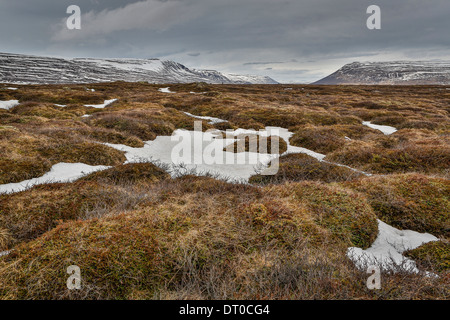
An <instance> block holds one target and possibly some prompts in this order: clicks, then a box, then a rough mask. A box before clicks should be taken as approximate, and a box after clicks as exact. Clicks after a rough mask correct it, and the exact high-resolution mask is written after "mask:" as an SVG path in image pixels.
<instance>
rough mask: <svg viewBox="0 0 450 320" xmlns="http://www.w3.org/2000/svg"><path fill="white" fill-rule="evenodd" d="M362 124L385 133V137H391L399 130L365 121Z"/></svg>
mask: <svg viewBox="0 0 450 320" xmlns="http://www.w3.org/2000/svg"><path fill="white" fill-rule="evenodd" d="M362 124H363V125H365V126H368V127H370V128H372V129H376V130H380V131H381V132H383V133H384V134H385V135H390V134H393V133H394V132H396V131H397V129H396V128H394V127H391V126H382V125H379V124H373V123H370V121H363V123H362Z"/></svg>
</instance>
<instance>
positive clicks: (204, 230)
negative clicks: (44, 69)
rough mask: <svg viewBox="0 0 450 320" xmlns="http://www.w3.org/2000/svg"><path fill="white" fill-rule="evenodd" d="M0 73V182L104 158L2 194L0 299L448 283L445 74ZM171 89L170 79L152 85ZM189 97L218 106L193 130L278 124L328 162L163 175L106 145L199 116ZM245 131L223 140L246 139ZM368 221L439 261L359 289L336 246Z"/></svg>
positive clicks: (449, 152) (283, 161)
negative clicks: (331, 81)
mask: <svg viewBox="0 0 450 320" xmlns="http://www.w3.org/2000/svg"><path fill="white" fill-rule="evenodd" d="M8 86H9V85H6V84H5V85H1V84H0V100H2V101H7V100H19V102H20V104H19V105H17V106H16V107H14V108H11V109H9V110H6V109H0V155H1V157H0V184H7V183H14V182H20V181H23V180H26V179H31V178H36V177H40V176H42V175H43V174H45V173H46V172H48V171H49V170H50V168H51V167H52V165H54V164H56V163H59V162H67V163H78V162H81V163H86V164H89V165H107V166H111V169H108V170H105V171H101V172H96V173H93V174H91V175H89V176H86V177H84V178H82V179H79V180H78V181H76V182H73V183H53V184H46V185H40V186H35V187H33V188H31V189H28V190H26V191H23V192H19V193H14V194H3V195H0V251H9V254H6V255H3V256H1V257H0V278H1V279H2V280H1V281H0V298H2V299H188V298H189V299H448V298H450V273H449V271H450V264H449V261H450V244H449V241H450V218H449V212H450V200H449V197H450V182H449V180H448V179H449V176H450V172H449V169H450V91H448V90H446V88H445V87H442V86H416V87H409V86H313V85H289V87H290V88H292V90H285V88H284V86H283V85H248V86H247V85H208V84H204V83H193V84H171V85H164V86H161V85H154V84H147V83H125V82H113V83H99V84H90V85H89V88H92V89H95V91H92V90H87V87H86V85H28V86H23V85H16V87H17V88H18V90H9V89H7V87H8ZM167 86H170V89H171V91H174V92H176V93H164V92H160V91H158V89H159V88H161V87H167ZM192 92H197V94H193V93H192ZM111 99H118V100H117V101H115V102H114V103H112V104H110V105H108V106H107V107H106V108H103V109H98V108H92V107H86V106H85V105H88V104H90V105H92V104H94V105H95V104H102V103H103V102H104V101H105V100H111ZM61 105H64V107H63V106H61ZM184 112H189V113H191V114H194V115H197V116H210V117H216V118H220V119H224V120H227V122H222V123H216V124H210V123H208V121H206V120H205V121H203V130H207V129H214V128H216V129H220V130H226V129H237V128H244V129H255V130H259V129H263V128H264V127H266V126H278V127H283V128H287V129H289V130H290V131H291V132H293V133H294V134H293V136H292V137H291V138H290V143H291V145H293V146H297V147H303V148H307V149H310V150H312V151H315V152H318V153H322V154H324V155H326V157H325V161H318V160H316V159H314V158H312V157H310V156H308V155H306V154H282V155H281V158H280V170H279V172H278V173H277V174H276V175H274V176H263V175H260V174H258V172H255V175H254V176H252V177H251V179H250V181H249V183H248V184H242V183H231V182H227V181H220V180H217V179H214V178H213V177H198V176H195V175H187V176H182V177H177V178H171V177H170V175H169V174H168V173H167V172H166V171H165V170H164V167H157V166H155V165H154V164H152V163H140V164H124V162H125V160H126V159H125V156H124V154H123V152H121V151H118V150H116V149H113V148H110V147H108V146H107V145H105V144H102V143H112V144H124V145H127V146H130V147H143V146H144V143H145V142H146V141H149V140H154V139H155V138H156V137H157V136H159V135H170V134H172V132H173V131H174V130H176V129H189V130H192V129H193V128H194V121H198V119H194V118H192V117H190V116H188V115H186V114H185V113H184ZM363 121H371V122H372V123H374V124H380V125H389V126H393V127H395V128H397V129H398V131H397V132H395V133H393V134H391V135H384V134H383V133H382V132H380V131H378V130H375V129H372V128H369V127H367V126H364V125H363V124H362V122H363ZM248 139H251V137H249V138H248ZM248 142H249V141H246V143H245V146H244V147H245V149H243V148H242V150H239V148H238V146H237V145H231V147H230V149H231V151H232V152H244V151H248ZM269 142H270V139H269ZM280 147H281V150H280V153H283V152H284V151H286V147H287V145H286V144H285V143H281V144H280ZM269 150H270V148H269ZM336 163H337V164H341V165H345V166H348V167H351V168H353V169H356V171H355V170H352V169H351V168H348V167H345V166H338V165H336ZM364 173H369V174H371V175H369V176H368V175H366V174H364ZM377 219H380V220H382V221H384V222H386V223H388V224H390V225H392V226H394V227H396V228H399V229H411V230H414V231H418V232H428V233H431V234H433V235H434V236H436V237H439V238H440V241H438V242H432V243H428V244H425V245H423V246H421V247H419V248H417V249H414V250H411V251H408V252H406V253H405V255H406V256H408V257H410V258H412V259H414V260H415V261H416V262H417V265H418V266H419V268H420V269H421V270H424V271H430V272H433V273H435V274H436V275H438V276H437V277H426V276H424V275H423V274H411V273H406V272H404V271H402V270H397V272H393V271H383V273H382V286H381V289H379V290H369V289H368V288H367V286H366V280H367V277H368V275H367V274H366V273H365V272H362V271H361V270H358V269H357V268H356V267H355V265H354V264H353V262H352V261H350V260H349V259H348V258H347V256H346V250H347V248H348V247H360V248H363V249H365V248H368V247H370V245H371V244H372V243H373V241H374V240H375V239H376V237H377V234H378V226H377ZM70 265H77V266H79V267H80V270H81V276H82V288H81V290H68V289H67V287H66V281H67V278H68V276H69V275H68V274H67V273H66V270H67V267H68V266H70Z"/></svg>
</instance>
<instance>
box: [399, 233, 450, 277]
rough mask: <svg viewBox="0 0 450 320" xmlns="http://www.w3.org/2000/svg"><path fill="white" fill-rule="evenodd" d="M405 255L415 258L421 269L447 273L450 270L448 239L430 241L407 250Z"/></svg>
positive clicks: (449, 245) (449, 244)
mask: <svg viewBox="0 0 450 320" xmlns="http://www.w3.org/2000/svg"><path fill="white" fill-rule="evenodd" d="M405 256H407V257H409V258H411V259H414V261H415V262H416V263H417V264H418V265H419V268H421V269H425V270H429V271H431V272H445V273H448V272H449V271H450V243H449V242H448V241H447V240H442V241H433V242H428V243H426V244H424V245H422V246H420V247H418V248H416V249H414V250H410V251H407V252H406V253H405Z"/></svg>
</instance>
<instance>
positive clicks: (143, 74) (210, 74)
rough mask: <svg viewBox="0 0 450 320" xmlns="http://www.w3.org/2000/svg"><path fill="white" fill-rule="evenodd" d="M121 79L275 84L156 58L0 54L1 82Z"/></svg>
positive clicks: (78, 81) (268, 80)
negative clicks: (54, 56)
mask: <svg viewBox="0 0 450 320" xmlns="http://www.w3.org/2000/svg"><path fill="white" fill-rule="evenodd" d="M120 80H123V81H128V82H137V81H148V82H152V83H188V82H207V83H216V84H217V83H233V84H276V83H277V82H276V81H275V80H273V79H271V78H269V77H264V76H236V75H227V74H223V73H220V72H218V71H215V70H195V69H189V68H187V67H185V66H184V65H182V64H180V63H177V62H174V61H168V60H159V59H88V58H83V59H62V58H52V57H37V56H28V55H18V54H9V53H0V82H7V83H31V84H44V83H45V84H55V83H56V84H58V83H93V82H109V81H120Z"/></svg>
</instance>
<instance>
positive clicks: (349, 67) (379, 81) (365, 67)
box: [314, 61, 450, 85]
mask: <svg viewBox="0 0 450 320" xmlns="http://www.w3.org/2000/svg"><path fill="white" fill-rule="evenodd" d="M314 84H330V85H332V84H362V85H427V84H428V85H433V84H434V85H448V84H450V61H392V62H363V63H362V62H353V63H350V64H346V65H345V66H343V67H342V68H341V69H339V70H338V71H336V72H334V73H333V74H331V75H329V76H327V77H325V78H323V79H321V80H319V81H317V82H315V83H314Z"/></svg>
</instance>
